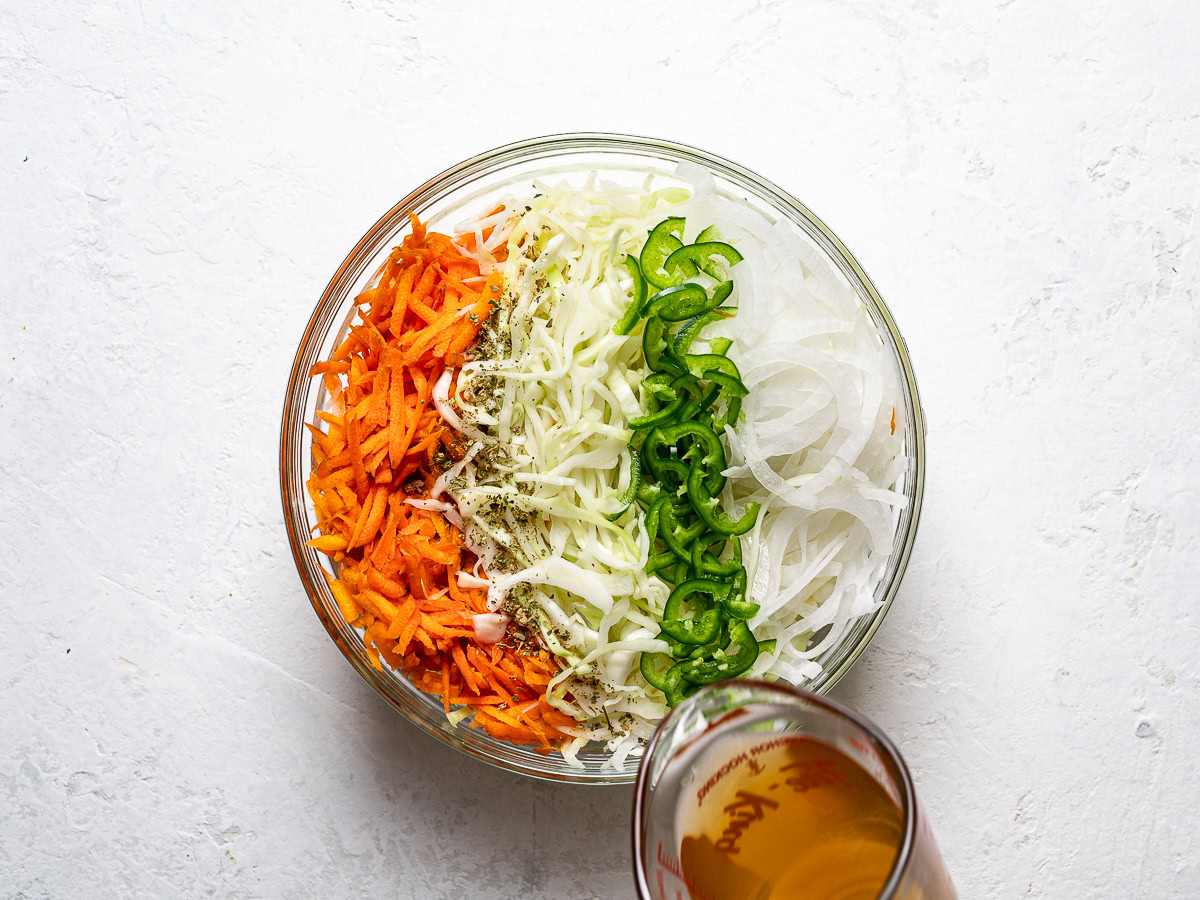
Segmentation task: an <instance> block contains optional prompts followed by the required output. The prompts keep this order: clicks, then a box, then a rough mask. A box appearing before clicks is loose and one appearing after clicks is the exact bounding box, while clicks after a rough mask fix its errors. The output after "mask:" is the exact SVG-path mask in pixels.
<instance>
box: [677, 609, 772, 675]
mask: <svg viewBox="0 0 1200 900" xmlns="http://www.w3.org/2000/svg"><path fill="white" fill-rule="evenodd" d="M729 641H730V646H731V647H732V650H730V649H722V648H718V649H717V650H715V651H714V652H713V653H712V655H711V656H703V657H700V658H698V659H688V660H686V661H684V662H682V663H679V665H680V666H682V667H683V668H682V669H681V670H680V674H681V675H683V677H684V678H685V679H686V680H687V681H690V682H691V683H692V684H712V683H713V682H714V681H721V680H723V679H725V678H733V677H734V676H736V675H741V674H742V673H743V672H745V671H746V670H748V669H749V668H750V667H751V666H752V665H754V661H755V660H756V659H758V641H756V640H755V639H754V635H753V634H752V633H751V631H750V626H749V625H747V624H746V623H745V622H743V621H741V620H740V619H739V620H738V621H736V622H734V623H732V624H731V625H730V626H729Z"/></svg>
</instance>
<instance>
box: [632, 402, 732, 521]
mask: <svg viewBox="0 0 1200 900" xmlns="http://www.w3.org/2000/svg"><path fill="white" fill-rule="evenodd" d="M684 438H690V439H691V441H692V445H691V446H690V447H688V449H687V450H686V451H684V452H683V455H682V457H681V458H682V459H683V460H685V461H691V462H692V463H693V471H695V469H696V467H697V466H698V467H699V469H700V471H701V474H702V477H703V479H704V482H705V484H706V485H707V486H708V490H707V492H706V493H707V496H709V497H711V496H712V495H713V494H716V493H717V492H718V491H719V490H721V488H722V487H724V486H725V476H724V475H722V474H721V472H722V471H723V470H724V469H725V448H724V447H722V446H721V439H720V438H719V437H717V433H716V432H715V431H713V430H712V429H711V428H709V427H708V426H707V425H704V424H702V423H700V422H677V423H676V424H674V425H667V426H664V427H661V428H657V429H655V430H654V431H653V432H651V434H650V436H649V437H647V438H646V444H645V445H644V446H645V452H646V454H647V455H656V454H657V451H658V449H659V447H660V446H661V445H663V444H667V445H676V446H678V445H679V443H680V442H681V441H682V440H683V439H684ZM651 441H654V444H653V447H652V446H651ZM651 471H653V466H651ZM690 477H691V476H690V475H689V482H690ZM688 491H689V493H690V492H691V486H690V484H689V487H688ZM714 530H716V529H714ZM729 533H730V532H727V531H722V532H721V534H729ZM737 533H738V534H741V532H737Z"/></svg>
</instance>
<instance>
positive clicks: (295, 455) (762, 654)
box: [282, 136, 924, 781]
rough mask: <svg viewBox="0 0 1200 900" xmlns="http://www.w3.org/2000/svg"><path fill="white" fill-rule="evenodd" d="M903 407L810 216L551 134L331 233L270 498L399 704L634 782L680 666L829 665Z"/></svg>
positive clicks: (717, 179)
mask: <svg viewBox="0 0 1200 900" xmlns="http://www.w3.org/2000/svg"><path fill="white" fill-rule="evenodd" d="M580 157H582V158H580ZM748 193H752V194H754V195H756V196H755V197H754V199H751V197H750V196H746V194H748ZM301 426H302V427H303V429H305V431H304V432H302V431H301ZM920 429H921V421H920V408H919V404H918V403H917V399H916V391H915V384H914V382H913V379H912V375H911V370H910V369H909V366H908V362H907V358H906V355H905V354H904V351H903V347H902V343H901V342H900V341H899V340H898V335H897V334H896V331H895V327H894V325H893V324H892V323H891V320H890V317H889V316H888V315H887V311H886V309H885V308H884V307H883V305H882V302H881V301H880V300H879V299H878V296H877V295H876V294H875V293H874V290H873V288H872V287H871V286H870V283H869V281H867V280H866V277H865V275H863V273H862V272H861V270H860V269H859V268H858V267H857V264H856V263H854V261H853V258H852V257H850V256H849V254H848V253H847V252H846V251H845V250H844V248H842V247H841V245H840V243H838V242H837V240H836V238H834V237H833V236H832V234H830V233H829V232H828V231H827V229H824V226H822V225H821V224H820V223H819V222H818V221H817V220H816V219H815V217H813V216H812V214H811V213H808V212H807V210H804V209H803V207H801V206H800V205H799V204H798V203H796V202H795V201H794V200H791V198H788V197H787V195H784V194H782V193H781V192H779V191H778V189H776V188H773V187H771V186H770V185H767V184H766V183H765V182H762V181H761V180H759V179H757V178H756V177H755V176H752V175H750V174H749V173H746V172H744V171H743V170H739V169H737V168H736V167H734V166H732V164H729V163H726V162H724V161H722V160H718V159H716V158H714V157H708V156H706V155H704V154H700V153H699V152H698V151H692V150H688V149H686V148H679V147H675V146H673V145H668V144H662V143H657V142H649V141H642V140H639V139H630V138H618V137H604V136H578V137H564V138H548V139H543V140H541V141H533V142H527V143H526V144H522V145H515V146H514V147H509V148H502V149H501V150H498V151H495V152H494V153H492V154H489V155H487V156H485V157H481V158H479V159H477V160H472V161H469V162H468V163H464V164H463V165H462V166H460V167H457V168H456V169H454V170H450V171H449V172H447V173H446V174H445V175H444V176H442V177H441V178H440V179H437V180H435V181H434V182H431V183H430V184H429V185H426V186H425V187H424V188H423V189H422V190H421V191H418V192H417V193H416V194H414V195H413V196H412V197H410V198H406V200H405V201H404V202H403V203H401V204H400V205H398V206H397V207H396V208H395V209H394V210H393V211H392V213H391V214H389V216H388V217H387V218H386V219H385V220H384V221H383V222H381V223H380V225H379V226H376V229H375V230H374V231H373V232H372V233H371V234H369V235H368V236H367V237H366V238H364V241H363V243H362V244H360V246H359V248H356V251H355V252H354V253H352V254H351V257H350V258H348V259H347V262H346V263H345V264H344V265H343V267H342V270H341V271H339V273H338V276H337V277H335V279H334V282H333V283H331V285H330V288H329V290H327V292H326V296H325V298H323V300H322V304H321V306H319V307H318V310H317V313H316V314H314V318H313V322H312V323H310V327H309V331H308V333H307V334H306V337H305V341H304V342H303V343H302V346H301V351H300V353H299V354H298V357H297V362H296V367H295V369H294V371H293V377H292V384H291V386H290V390H289V400H288V408H287V410H286V412H285V424H284V435H283V472H282V474H283V480H284V494H285V509H286V512H287V514H288V519H289V530H290V532H291V536H292V542H293V549H294V551H295V553H296V555H297V561H298V564H299V565H300V570H301V574H302V576H303V577H304V578H305V580H306V584H307V587H308V589H309V592H310V595H311V596H312V597H313V600H314V605H315V606H316V608H317V609H318V612H319V613H321V614H322V618H323V619H324V620H325V622H326V625H327V627H329V629H330V631H331V634H333V635H334V637H335V639H337V640H338V642H339V643H340V644H341V646H342V648H343V650H344V651H345V652H346V653H347V655H348V657H350V658H351V660H352V661H354V662H355V663H356V665H357V667H358V668H359V670H360V671H361V672H363V673H364V675H365V676H366V677H367V678H368V680H370V681H371V682H372V683H373V684H374V685H375V686H376V687H377V688H378V689H379V690H380V691H381V693H383V694H384V696H385V697H388V699H390V700H392V702H393V703H395V704H396V705H397V706H399V707H400V708H401V709H402V710H403V711H404V712H406V714H408V715H410V717H412V718H414V719H415V720H416V721H418V722H419V723H421V724H423V725H424V726H425V727H426V728H427V729H430V730H432V731H434V732H435V733H438V734H440V735H443V736H445V737H447V738H448V739H449V740H451V742H453V743H455V744H456V745H458V746H460V747H462V748H463V749H466V750H468V751H469V752H472V753H474V754H476V755H480V756H483V757H484V758H487V759H489V760H490V761H493V762H497V763H499V764H501V765H505V766H507V767H509V768H513V769H516V770H518V771H523V772H526V773H528V774H534V775H541V776H543V777H557V778H567V779H572V780H584V781H628V780H631V779H632V777H633V774H634V769H635V768H636V758H637V757H638V756H640V754H641V750H642V747H643V745H644V743H645V741H646V740H647V739H648V738H649V737H650V735H651V734H652V733H653V731H654V728H655V727H656V725H657V724H658V722H659V721H660V720H661V719H662V718H663V716H664V715H665V714H666V712H667V710H668V709H669V707H671V706H673V705H674V704H676V703H678V702H679V701H680V700H681V699H682V698H684V697H686V696H688V694H690V693H691V692H693V691H695V690H697V689H698V688H699V687H700V686H701V685H704V684H709V683H712V682H714V681H718V680H723V679H726V678H736V677H739V676H743V675H746V676H754V677H762V678H767V679H775V678H779V679H783V680H785V681H788V682H790V683H792V684H797V685H803V686H807V687H809V688H815V689H818V690H820V689H827V688H828V686H830V685H831V684H832V683H833V681H835V680H836V678H837V677H840V675H841V674H842V672H843V671H844V670H845V668H846V667H848V665H849V664H850V663H851V662H852V661H853V658H854V657H855V656H856V655H857V653H858V652H859V650H860V649H861V647H862V645H863V644H864V643H865V641H866V640H867V639H869V637H870V635H871V633H873V631H874V628H875V627H877V625H878V622H879V619H880V617H881V616H882V614H883V612H884V611H885V610H886V606H887V604H888V603H889V602H890V600H891V597H892V596H893V595H894V592H895V589H896V586H897V584H898V582H899V578H900V575H901V573H902V571H903V565H904V562H905V561H906V558H907V554H908V551H909V548H910V546H911V541H912V537H913V533H914V531H915V526H916V521H917V512H918V508H919V503H920V496H921V488H922V484H923V477H924V475H923V459H922V449H921V448H922V435H921V433H920ZM301 434H307V438H303V437H301ZM301 485H302V487H301ZM302 492H303V493H302ZM318 554H319V555H320V556H321V559H320V560H318V558H317V557H318Z"/></svg>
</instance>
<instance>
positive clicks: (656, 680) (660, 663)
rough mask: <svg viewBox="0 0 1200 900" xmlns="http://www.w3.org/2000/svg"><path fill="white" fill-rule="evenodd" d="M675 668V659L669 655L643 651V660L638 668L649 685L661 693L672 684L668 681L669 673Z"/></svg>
mask: <svg viewBox="0 0 1200 900" xmlns="http://www.w3.org/2000/svg"><path fill="white" fill-rule="evenodd" d="M674 666H675V659H674V658H673V657H672V656H671V654H669V653H646V652H644V651H643V653H642V658H641V660H639V661H638V668H639V669H640V670H641V672H642V677H643V678H645V679H646V683H647V684H651V685H653V686H654V687H656V688H658V689H659V690H660V691H665V690H666V689H667V685H668V684H669V683H670V682H668V680H667V673H668V672H669V671H670V670H671V669H672V668H673V667H674Z"/></svg>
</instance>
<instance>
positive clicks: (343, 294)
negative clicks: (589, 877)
mask: <svg viewBox="0 0 1200 900" xmlns="http://www.w3.org/2000/svg"><path fill="white" fill-rule="evenodd" d="M576 152H580V153H583V152H590V153H600V154H603V153H609V154H616V153H625V154H633V155H640V156H645V157H649V158H652V159H655V160H657V161H658V162H668V163H678V162H683V161H686V162H691V163H695V164H698V165H701V166H705V167H707V168H709V169H711V170H712V171H713V172H714V173H715V174H717V175H719V176H721V177H722V178H725V179H727V180H729V181H731V182H733V183H734V184H736V185H738V186H739V187H741V188H743V189H745V190H747V191H750V192H752V193H754V194H756V195H757V196H758V197H759V199H761V200H763V201H766V202H767V203H768V204H769V205H770V206H771V207H772V208H773V211H774V212H776V213H779V214H783V215H786V216H787V217H788V218H789V219H790V220H791V221H793V222H794V223H795V224H796V225H797V226H798V227H800V228H801V229H802V230H803V231H804V232H805V233H806V235H807V236H808V237H809V238H810V239H812V240H813V241H815V242H816V243H817V244H818V245H820V246H821V247H822V249H824V250H825V252H826V253H827V254H828V256H829V257H830V259H831V260H832V261H833V262H834V263H835V264H836V265H837V266H838V268H839V269H840V270H841V272H842V274H843V275H844V276H845V277H846V278H847V279H848V281H849V282H850V284H851V286H852V287H853V288H854V289H855V291H856V292H857V293H858V294H859V296H860V297H861V298H862V299H863V300H864V301H865V302H866V303H867V304H869V306H870V307H871V308H872V309H871V312H872V315H873V318H874V319H875V321H876V324H877V325H879V326H881V328H882V329H883V330H884V331H886V332H887V336H888V337H889V340H886V341H885V343H887V344H888V345H889V347H890V348H891V349H892V350H893V352H894V355H895V361H896V363H897V364H898V366H899V369H900V373H901V376H902V378H903V381H904V385H903V387H904V390H903V399H904V404H905V410H904V412H905V424H906V429H907V432H906V438H905V439H906V451H907V453H908V455H909V457H910V459H911V460H912V463H911V466H910V469H909V472H908V478H909V479H910V480H911V486H910V487H906V493H907V494H908V496H909V500H910V502H909V505H908V507H907V508H906V509H905V510H904V511H903V513H902V516H901V520H900V524H899V530H898V534H899V535H900V541H899V544H898V546H897V547H896V548H895V552H894V554H893V558H892V561H891V562H890V563H889V567H888V570H887V572H886V574H885V578H884V581H883V582H882V583H881V585H880V589H882V592H883V597H882V602H881V603H880V605H879V606H878V607H877V608H876V610H875V611H874V612H873V613H871V615H870V616H868V617H867V618H866V619H864V620H861V621H860V622H859V623H857V624H856V625H855V626H854V627H853V628H852V629H851V631H850V632H848V633H847V635H846V637H844V638H843V639H842V641H841V642H840V643H839V644H838V645H837V646H836V647H835V648H834V650H833V651H832V653H833V656H832V657H831V658H830V659H828V660H826V661H824V662H823V666H824V669H823V671H822V673H821V675H820V676H818V677H817V678H816V679H814V680H813V681H812V682H810V683H808V684H806V685H805V686H804V688H805V689H806V690H809V691H811V692H813V693H815V694H824V693H826V692H827V691H829V690H830V689H831V688H832V687H833V686H834V685H835V684H837V682H838V681H839V680H841V678H842V676H844V675H845V674H846V672H847V671H848V670H849V669H850V667H851V666H852V665H853V664H854V662H855V661H856V660H857V659H858V657H859V656H860V655H861V654H862V652H863V650H864V649H865V648H866V646H867V644H868V643H869V642H870V640H871V638H872V637H873V636H874V635H875V632H876V631H877V630H878V629H879V626H880V625H881V624H882V622H883V619H884V616H886V615H887V612H888V610H889V609H890V608H891V605H892V602H893V600H894V599H895V596H896V593H897V591H898V589H899V587H900V581H901V579H902V577H903V575H904V571H905V569H906V568H907V565H908V560H909V557H910V556H911V553H912V547H913V543H914V541H915V539H916V533H917V525H918V523H919V521H920V514H921V506H922V500H923V497H924V489H925V419H924V414H923V412H922V409H921V403H920V397H919V393H918V390H917V382H916V376H915V374H914V373H913V368H912V363H911V360H910V359H909V355H908V348H907V345H906V344H905V342H904V338H903V337H902V336H901V334H900V330H899V328H898V327H897V326H896V323H895V320H894V319H893V317H892V314H891V312H890V310H889V309H888V308H887V305H886V304H885V303H884V301H883V298H882V297H881V296H880V295H879V292H878V290H876V288H875V285H874V283H873V282H872V281H871V279H870V278H869V277H868V276H867V273H866V272H865V271H864V270H863V268H862V266H861V265H860V264H859V262H858V260H857V259H856V258H855V257H854V255H853V254H852V253H851V252H850V251H849V250H848V249H847V248H846V246H845V245H844V244H843V243H842V241H841V240H840V239H839V238H838V237H837V235H835V234H834V233H833V231H831V230H830V229H829V227H828V226H827V225H826V224H825V223H824V222H823V221H821V219H820V218H818V217H817V216H816V214H815V213H813V212H812V211H811V210H810V209H809V208H808V207H807V206H805V205H804V204H803V203H801V202H800V201H799V200H798V199H796V198H795V197H794V196H792V195H791V194H789V193H788V192H787V191H785V190H783V189H782V188H780V187H778V186H777V185H775V184H774V183H772V182H771V181H768V180H767V179H765V178H763V177H762V176H760V175H758V174H757V173H755V172H752V171H751V170H749V169H747V168H745V167H744V166H741V165H739V164H737V163H735V162H732V161H730V160H728V159H725V158H723V157H720V156H717V155H715V154H712V153H708V152H706V151H704V150H700V149H697V148H695V147H691V146H688V145H685V144H679V143H676V142H674V141H669V140H663V139H658V138H648V137H639V136H635V135H623V134H609V133H603V132H581V133H571V134H557V135H547V136H544V137H536V138H530V139H527V140H523V141H517V142H515V143H511V144H506V145H504V146H502V147H497V148H495V149H493V150H489V151H487V152H485V153H481V154H479V155H477V156H473V157H471V158H470V159H467V160H464V161H463V162H460V163H458V164H457V165H454V166H451V167H450V168H448V169H446V170H445V171H443V172H441V173H439V174H438V175H435V176H434V177H433V178H430V179H429V180H428V181H426V182H425V183H424V184H422V185H421V186H419V187H418V188H416V189H415V190H413V191H412V192H411V193H409V194H408V195H407V196H405V197H404V198H403V199H401V200H400V201H399V202H398V203H396V205H395V206H393V207H392V208H391V209H390V210H388V212H387V213H385V214H384V215H383V216H382V217H381V218H380V219H379V221H377V222H376V223H375V225H374V226H372V227H371V229H370V230H368V231H367V233H366V234H364V235H363V237H362V238H361V239H360V240H359V242H358V243H357V244H356V245H355V247H354V249H353V250H351V251H350V253H348V254H347V256H346V258H345V259H344V260H343V261H342V264H341V265H340V266H339V267H338V269H337V271H336V272H335V273H334V275H333V277H332V278H331V279H330V280H329V283H328V284H327V285H326V287H325V290H324V291H323V292H322V294H321V298H320V300H319V301H318V302H317V305H316V307H315V309H314V310H313V313H312V316H311V317H310V318H309V321H308V324H307V326H306V328H305V331H304V335H303V337H302V338H301V340H300V344H299V346H298V348H297V351H296V356H295V359H294V361H293V364H292V369H291V372H290V375H289V378H288V383H287V389H286V393H285V399H284V405H283V416H282V425H281V428H280V439H279V476H280V496H281V500H282V504H283V518H284V523H285V526H286V528H287V534H288V542H289V544H290V546H291V549H292V556H293V558H294V560H295V562H296V569H297V572H298V573H299V575H300V580H301V582H302V583H303V585H304V589H305V591H306V593H307V594H308V598H309V601H310V602H311V604H312V607H313V610H314V611H315V612H316V614H317V617H318V618H319V619H320V620H321V622H322V624H324V626H325V629H326V631H327V632H328V633H329V636H330V638H331V639H332V640H333V641H334V643H335V644H336V645H337V646H338V648H339V649H340V650H341V651H342V654H343V655H344V656H345V657H346V659H347V661H349V663H350V664H351V665H352V666H353V667H354V669H355V671H357V672H358V673H359V675H360V676H362V678H363V679H364V680H365V681H366V682H367V683H368V684H369V685H371V687H372V688H373V689H374V690H375V691H376V693H378V694H379V695H380V696H381V697H382V698H383V699H384V700H386V701H387V702H388V703H389V704H390V705H391V706H392V707H393V708H395V709H396V710H398V711H399V712H400V713H401V714H402V715H403V716H404V717H405V718H407V719H408V720H409V721H411V722H413V723H414V724H416V725H417V726H419V727H420V728H421V729H422V730H424V731H425V732H426V733H428V734H430V735H432V736H433V737H435V738H437V739H438V740H440V741H442V742H443V743H446V744H449V745H450V746H452V747H454V748H455V749H457V750H459V751H461V752H463V753H466V754H468V755H470V756H473V757H475V758H477V759H481V760H483V761H484V762H487V763H489V764H491V765H493V766H497V767H498V768H501V769H504V770H507V771H511V772H516V773H518V774H521V775H526V776H530V777H533V778H538V779H543V780H548V781H555V782H560V783H561V782H570V783H579V784H632V783H633V782H634V781H635V779H636V777H637V773H636V772H635V771H630V770H623V771H620V772H614V771H600V770H599V769H598V768H597V767H589V768H586V769H582V770H575V769H570V768H568V767H566V766H565V764H564V763H563V761H562V760H552V759H551V758H548V757H541V756H539V755H537V754H534V753H532V752H529V751H526V750H520V749H518V748H514V747H512V746H511V745H508V744H504V743H502V742H500V741H496V740H494V739H492V738H490V737H489V736H487V735H485V734H482V733H481V732H480V731H479V730H478V729H467V728H465V727H455V726H451V725H450V724H449V723H448V722H446V721H445V719H444V716H442V713H441V711H440V709H438V710H437V711H436V715H435V713H434V709H433V707H432V706H431V705H429V704H427V703H426V702H425V701H423V700H421V699H420V698H419V696H417V695H418V694H419V692H418V691H417V689H416V688H415V687H413V686H412V685H410V684H408V683H407V682H406V681H404V679H402V678H400V677H398V676H395V675H393V674H391V673H389V672H386V671H385V672H379V671H377V670H376V669H374V668H373V667H372V666H371V665H370V663H369V662H368V661H367V659H366V656H365V653H363V652H362V651H361V646H362V642H361V639H359V638H357V636H356V635H354V633H353V631H352V629H350V627H349V626H348V625H347V624H346V623H345V622H344V621H343V620H342V618H341V616H340V614H339V613H338V612H337V606H336V603H335V602H334V600H333V596H332V593H331V592H330V590H329V588H328V586H327V585H326V583H325V580H324V578H323V577H322V575H321V564H320V561H319V558H318V557H319V554H318V553H317V551H315V550H313V549H312V548H311V547H308V546H307V544H306V543H305V542H306V541H307V539H308V528H309V526H310V522H309V520H308V515H307V510H306V496H305V488H304V482H305V479H306V478H307V475H308V473H307V472H306V471H301V459H302V442H304V441H306V440H307V432H306V430H305V428H304V424H303V423H304V420H305V419H304V416H305V411H306V400H307V396H308V390H309V382H310V380H311V379H310V378H309V376H308V368H309V366H310V365H311V362H313V361H316V360H315V358H312V359H310V357H312V355H313V352H314V349H315V348H316V347H318V346H319V345H320V344H321V342H322V341H323V339H324V337H325V336H326V335H327V334H328V330H329V329H330V328H331V327H335V326H336V325H337V323H338V322H339V321H340V319H339V311H342V314H344V309H345V307H344V303H345V300H346V299H347V295H348V292H349V291H350V290H351V289H352V288H353V286H354V285H355V283H357V281H358V280H359V278H360V277H361V276H362V275H363V270H364V268H365V266H366V265H367V264H368V263H369V261H370V260H371V259H372V258H373V257H374V256H375V254H376V253H377V252H378V251H379V249H380V248H381V246H382V245H383V244H384V243H385V242H387V241H388V240H390V238H391V237H392V236H393V235H394V233H395V232H396V231H397V230H398V229H401V228H402V227H403V226H404V224H405V223H406V222H407V218H408V214H409V213H410V212H414V211H415V212H419V211H420V210H421V209H422V208H423V207H424V206H425V205H426V204H428V203H430V202H432V201H434V200H436V199H437V198H439V197H440V196H442V195H444V194H446V193H448V192H450V191H452V190H453V189H455V188H456V187H458V186H460V185H462V184H464V183H465V182H468V181H470V180H473V179H474V178H477V177H479V176H482V175H487V174H493V173H497V172H500V171H502V170H503V169H504V168H505V167H507V166H511V165H515V164H518V163H526V162H530V161H534V160H537V159H539V158H546V159H547V160H550V159H553V158H554V157H555V156H559V155H563V154H567V153H576ZM876 594H877V596H878V594H879V589H877V591H876ZM355 644H356V645H357V648H358V649H357V650H356V647H355ZM402 681H403V682H404V683H403V684H401V682H402ZM439 719H440V721H439Z"/></svg>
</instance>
